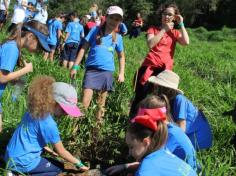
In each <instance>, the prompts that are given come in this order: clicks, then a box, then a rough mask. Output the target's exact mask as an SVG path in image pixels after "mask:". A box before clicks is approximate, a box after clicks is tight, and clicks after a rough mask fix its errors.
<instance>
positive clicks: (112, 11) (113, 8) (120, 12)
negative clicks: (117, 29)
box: [107, 6, 123, 17]
mask: <svg viewBox="0 0 236 176" xmlns="http://www.w3.org/2000/svg"><path fill="white" fill-rule="evenodd" d="M112 14H118V15H120V16H121V17H123V10H122V9H121V8H120V7H119V6H110V7H109V8H108V9H107V15H112Z"/></svg>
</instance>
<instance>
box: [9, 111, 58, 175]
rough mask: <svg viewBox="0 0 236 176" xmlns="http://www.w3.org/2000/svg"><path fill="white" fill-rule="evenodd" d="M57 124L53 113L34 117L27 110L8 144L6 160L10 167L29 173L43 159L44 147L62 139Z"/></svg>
mask: <svg viewBox="0 0 236 176" xmlns="http://www.w3.org/2000/svg"><path fill="white" fill-rule="evenodd" d="M60 140H61V139H60V135H59V131H58V128H57V124H56V122H55V121H54V119H53V117H52V116H51V115H47V116H46V117H45V118H43V119H33V118H32V117H31V115H30V113H28V112H26V113H25V114H24V116H23V118H22V120H21V123H20V124H19V125H18V127H17V129H16V130H15V132H14V134H13V136H12V138H11V140H10V142H9V143H8V145H7V149H6V153H5V161H6V162H7V163H8V169H10V170H15V171H18V172H23V173H27V172H29V171H31V170H32V169H34V168H36V167H37V165H38V164H39V162H40V160H41V153H42V150H43V147H45V146H46V145H47V144H49V143H51V144H56V143H58V142H59V141H60Z"/></svg>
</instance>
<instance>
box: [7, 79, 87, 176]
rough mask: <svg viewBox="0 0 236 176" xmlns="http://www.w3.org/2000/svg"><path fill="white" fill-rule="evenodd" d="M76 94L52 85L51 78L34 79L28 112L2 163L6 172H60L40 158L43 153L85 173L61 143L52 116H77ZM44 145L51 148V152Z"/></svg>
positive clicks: (44, 175)
mask: <svg viewBox="0 0 236 176" xmlns="http://www.w3.org/2000/svg"><path fill="white" fill-rule="evenodd" d="M76 104H77V93H76V90H75V89H74V87H73V86H71V85H69V84H66V83H63V82H55V80H54V79H53V78H52V77H49V76H41V77H38V78H35V79H34V80H33V82H32V84H31V86H30V87H29V92H28V108H29V109H28V112H26V113H25V114H24V116H23V118H22V120H21V123H20V124H19V125H18V127H17V129H16V130H15V132H14V134H13V136H12V138H11V140H10V142H9V143H8V145H7V149H6V153H5V161H6V163H7V169H8V170H12V171H14V172H18V173H24V174H30V175H32V176H34V175H35V176H36V175H40V176H55V175H58V174H59V173H60V172H62V169H63V167H62V165H61V163H60V164H59V163H58V162H56V161H54V160H51V159H48V158H44V157H41V153H42V151H43V149H45V150H46V151H48V152H50V153H52V154H55V155H59V156H60V157H62V158H63V159H65V160H66V161H68V162H71V163H73V164H75V166H76V167H77V168H78V169H79V170H82V171H85V170H88V168H87V167H86V166H84V165H83V164H82V162H81V161H80V160H78V159H76V158H75V157H74V156H72V155H71V153H70V152H68V151H67V150H66V149H65V148H64V146H63V144H62V141H61V139H60V135H59V131H58V128H57V124H56V122H55V121H54V119H53V117H52V115H54V116H59V117H60V116H62V115H66V114H68V115H70V116H73V117H78V116H80V114H81V113H80V110H79V108H78V107H77V106H76ZM47 144H53V146H54V147H55V149H56V152H57V153H55V152H53V151H52V150H51V149H50V148H49V147H47Z"/></svg>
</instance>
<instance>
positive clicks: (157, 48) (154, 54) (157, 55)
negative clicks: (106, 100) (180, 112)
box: [130, 4, 189, 117]
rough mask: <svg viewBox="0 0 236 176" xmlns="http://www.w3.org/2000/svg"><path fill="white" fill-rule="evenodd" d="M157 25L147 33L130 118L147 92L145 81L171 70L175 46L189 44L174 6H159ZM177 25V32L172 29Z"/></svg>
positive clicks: (181, 19) (181, 20) (180, 18)
mask: <svg viewBox="0 0 236 176" xmlns="http://www.w3.org/2000/svg"><path fill="white" fill-rule="evenodd" d="M158 12H159V13H158V20H159V21H158V22H159V23H160V24H158V25H157V26H152V27H150V28H149V29H148V31H147V44H148V47H149V48H150V51H149V53H148V54H147V56H146V58H145V59H144V61H143V63H142V65H141V67H140V68H139V70H138V72H137V74H138V75H137V80H136V81H137V83H136V87H135V98H134V101H133V104H132V106H131V110H130V116H131V117H132V116H134V115H135V114H136V112H137V105H138V103H139V102H140V101H141V100H142V99H144V98H145V97H146V95H147V93H148V91H149V87H148V84H147V80H148V78H149V77H150V76H152V75H157V74H158V73H160V72H161V71H163V70H165V69H168V70H172V68H173V62H174V52H175V46H176V43H177V42H178V43H179V44H181V45H188V44H189V36H188V33H187V31H186V29H185V27H184V23H183V17H182V16H181V15H180V12H179V9H178V7H177V6H176V5H175V4H165V5H161V7H160V9H159V11H158ZM174 25H177V26H178V28H179V30H177V29H174Z"/></svg>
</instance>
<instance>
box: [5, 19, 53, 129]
mask: <svg viewBox="0 0 236 176" xmlns="http://www.w3.org/2000/svg"><path fill="white" fill-rule="evenodd" d="M44 33H47V27H46V26H45V25H42V24H39V23H35V22H29V23H25V24H24V25H23V26H22V24H18V25H17V26H15V28H13V29H12V33H11V35H10V36H9V37H8V39H7V40H6V41H5V42H3V43H2V44H1V45H0V98H1V97H2V94H3V92H4V90H5V88H6V85H7V83H8V82H9V81H12V80H15V79H18V78H19V77H21V76H23V75H25V74H26V73H29V72H32V71H33V66H32V63H26V62H24V67H23V68H21V69H19V70H17V71H13V70H14V68H15V66H16V64H17V62H18V63H20V59H21V48H26V49H28V50H29V51H30V52H34V51H36V50H38V49H39V48H43V49H44V50H49V47H48V44H47V41H46V38H47V37H46V35H44ZM1 131H2V106H1V104H0V132H1Z"/></svg>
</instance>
